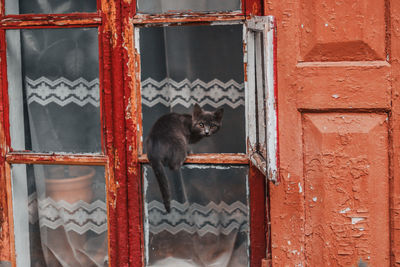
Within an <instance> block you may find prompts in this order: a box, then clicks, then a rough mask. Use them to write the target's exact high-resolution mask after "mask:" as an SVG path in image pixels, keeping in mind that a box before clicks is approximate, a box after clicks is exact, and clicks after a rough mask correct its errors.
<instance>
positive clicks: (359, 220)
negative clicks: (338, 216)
mask: <svg viewBox="0 0 400 267" xmlns="http://www.w3.org/2000/svg"><path fill="white" fill-rule="evenodd" d="M364 220H365V218H362V217H352V218H351V224H356V223H358V222H361V221H364Z"/></svg>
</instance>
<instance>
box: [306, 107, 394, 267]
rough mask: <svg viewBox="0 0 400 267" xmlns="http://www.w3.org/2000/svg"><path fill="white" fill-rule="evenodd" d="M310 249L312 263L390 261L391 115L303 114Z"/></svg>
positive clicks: (381, 263)
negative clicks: (389, 169) (388, 124)
mask: <svg viewBox="0 0 400 267" xmlns="http://www.w3.org/2000/svg"><path fill="white" fill-rule="evenodd" d="M303 118H304V120H303V122H304V124H303V127H304V128H303V132H304V175H305V177H304V178H305V182H304V195H305V213H306V216H305V228H304V231H305V244H306V246H305V248H306V257H307V259H308V260H307V264H309V265H310V266H329V265H331V266H337V265H339V266H351V265H352V264H354V262H357V261H358V259H364V260H366V259H370V260H369V263H370V264H371V266H387V264H388V263H389V173H388V166H389V164H388V163H389V161H388V136H387V130H388V128H387V123H386V119H387V116H386V115H385V114H370V113H364V114H362V113H358V114H349V113H347V114H345V113H343V114H340V113H321V114H304V115H303Z"/></svg>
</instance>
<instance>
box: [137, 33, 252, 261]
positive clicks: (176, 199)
mask: <svg viewBox="0 0 400 267" xmlns="http://www.w3.org/2000/svg"><path fill="white" fill-rule="evenodd" d="M140 41H141V43H140V54H141V64H142V66H141V70H142V72H141V76H142V79H141V80H142V81H141V86H142V88H141V92H142V112H143V135H144V138H145V137H146V136H147V133H148V131H149V129H150V127H151V126H152V125H153V124H154V122H155V121H156V120H157V119H158V118H159V117H160V116H162V115H163V114H166V113H168V112H178V113H191V112H192V108H193V105H194V104H195V103H198V104H199V105H200V106H201V107H202V108H204V109H206V110H215V109H217V108H221V107H222V108H224V115H223V120H222V128H221V129H220V131H219V132H218V133H217V134H215V135H213V136H211V137H209V138H204V139H203V140H201V141H200V142H199V143H197V144H194V145H192V146H191V151H192V152H194V153H238V152H243V153H244V152H245V117H244V113H245V106H244V102H245V101H244V100H245V99H244V82H243V52H242V51H243V48H242V25H229V26H188V27H160V28H145V29H141V30H140ZM166 169H167V168H166ZM247 172H248V168H247V167H246V166H243V167H238V166H222V165H184V166H183V167H182V168H181V173H179V172H173V171H169V170H168V169H167V174H168V178H169V183H170V187H171V192H172V202H171V213H166V211H165V208H164V205H163V203H162V199H161V196H160V192H159V188H158V184H157V182H156V179H155V177H154V173H153V171H152V169H151V168H150V167H149V166H147V165H146V166H143V180H144V194H145V244H146V264H147V266H164V267H168V266H171V267H172V266H174V267H175V266H196V267H197V266H199V267H200V266H202V267H203V266H219V267H224V266H234V267H242V266H248V253H249V252H248V249H249V244H248V230H249V208H248V207H249V206H248V204H249V203H248V196H247ZM180 176H181V178H182V179H181V178H180Z"/></svg>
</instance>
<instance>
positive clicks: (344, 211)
mask: <svg viewBox="0 0 400 267" xmlns="http://www.w3.org/2000/svg"><path fill="white" fill-rule="evenodd" d="M350 210H351V209H350V208H345V209H343V210H341V211H339V213H342V214H343V213H346V212H348V211H350Z"/></svg>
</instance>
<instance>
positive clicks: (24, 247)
mask: <svg viewBox="0 0 400 267" xmlns="http://www.w3.org/2000/svg"><path fill="white" fill-rule="evenodd" d="M21 2H22V7H23V8H26V7H28V6H29V3H28V2H26V1H25V2H24V1H20V3H21ZM87 2H89V1H87ZM30 3H31V6H32V7H34V6H35V5H36V6H39V5H44V4H45V3H47V4H49V5H50V2H47V1H39V2H36V1H31V2H30ZM58 3H59V4H60V5H62V4H64V7H66V3H67V4H68V3H69V2H68V1H64V2H62V1H61V2H58ZM71 3H72V2H71ZM94 3H95V1H94ZM51 5H52V8H54V7H55V6H54V5H55V4H54V2H52V4H51ZM12 7H14V9H13V8H12ZM71 7H73V5H71ZM49 8H50V7H49ZM8 11H9V12H12V13H13V14H15V13H18V12H17V11H19V9H18V1H17V2H15V1H13V2H12V4H8ZM41 13H43V11H42V12H41ZM97 36H98V33H97V29H96V28H90V29H89V28H72V29H71V28H64V29H24V30H7V31H6V38H7V66H8V70H7V72H8V82H9V102H10V103H11V105H10V134H11V145H12V148H13V149H14V150H31V151H34V152H70V153H99V152H100V151H101V141H100V134H101V129H100V97H99V95H100V93H99V61H98V39H97ZM12 185H13V203H14V206H13V211H14V224H15V227H14V228H15V246H16V254H17V265H18V266H65V267H66V266H71V267H72V266H73V267H75V266H85V267H86V266H107V265H108V245H107V210H106V199H105V196H106V192H105V170H104V167H100V166H99V167H94V166H72V165H65V166H60V165H36V164H35V165H23V164H14V165H12Z"/></svg>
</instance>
